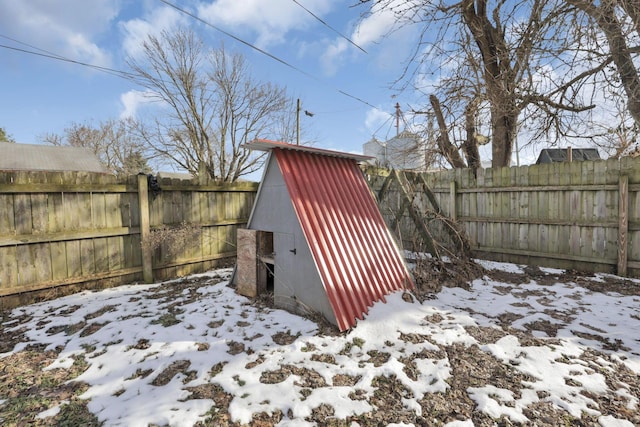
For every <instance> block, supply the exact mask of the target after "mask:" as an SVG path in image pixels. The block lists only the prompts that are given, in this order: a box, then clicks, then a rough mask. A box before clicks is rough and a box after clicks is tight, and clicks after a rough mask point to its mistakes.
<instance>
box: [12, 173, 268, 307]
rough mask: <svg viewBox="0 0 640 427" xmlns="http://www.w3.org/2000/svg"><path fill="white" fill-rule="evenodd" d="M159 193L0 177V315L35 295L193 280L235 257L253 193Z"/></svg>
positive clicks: (88, 179)
mask: <svg viewBox="0 0 640 427" xmlns="http://www.w3.org/2000/svg"><path fill="white" fill-rule="evenodd" d="M159 184H160V185H159V187H160V189H159V190H158V189H157V188H156V187H155V186H151V188H149V186H148V183H147V177H146V176H131V177H129V178H128V179H126V180H117V179H116V178H115V177H112V176H109V175H103V174H89V173H79V172H61V173H52V172H46V173H44V172H38V173H34V172H10V173H7V172H0V299H1V302H2V306H15V305H17V304H20V303H22V302H27V301H31V300H33V299H34V296H35V298H39V297H40V296H42V293H43V291H48V292H52V291H55V292H57V290H59V289H62V288H70V287H71V288H72V290H76V289H78V290H79V289H87V288H92V287H93V288H95V287H106V286H113V285H118V284H123V283H131V282H133V281H139V280H147V281H150V280H152V279H155V280H161V279H165V278H169V277H176V276H179V275H183V274H189V273H193V272H201V271H205V270H206V269H209V268H211V267H213V266H215V265H217V264H218V263H219V262H220V260H223V259H225V258H228V257H232V256H235V241H236V230H237V229H238V227H241V226H243V225H244V224H245V223H246V222H247V220H248V217H249V214H250V210H251V206H252V204H253V201H254V198H255V193H256V191H257V184H255V183H237V184H232V185H226V186H219V185H197V184H194V183H192V182H191V181H184V180H170V179H165V180H163V181H162V182H159ZM142 236H145V242H147V243H146V244H141V241H142ZM34 291H37V292H39V294H37V296H36V295H34Z"/></svg>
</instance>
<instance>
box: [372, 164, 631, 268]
mask: <svg viewBox="0 0 640 427" xmlns="http://www.w3.org/2000/svg"><path fill="white" fill-rule="evenodd" d="M384 175H385V173H384V172H380V171H378V172H376V171H367V176H368V177H369V181H370V185H371V186H372V188H373V189H374V191H379V190H380V189H381V187H382V185H383V183H384V180H385V176H384ZM406 175H407V177H409V178H410V179H413V180H416V179H418V178H420V179H421V180H423V181H424V182H425V183H426V184H427V186H428V188H429V189H430V190H431V192H432V194H433V195H434V196H435V200H436V202H437V204H438V205H439V208H440V209H441V213H442V214H444V215H446V216H447V217H450V218H454V219H457V221H458V222H459V223H460V224H462V225H463V227H464V229H465V230H466V234H467V236H468V238H469V240H470V243H471V246H472V249H473V251H474V253H475V254H476V256H478V257H481V258H488V259H495V260H499V261H509V262H516V263H527V264H537V265H541V266H548V267H557V268H573V269H577V270H582V271H602V272H615V273H618V274H621V275H629V276H634V277H637V276H640V158H635V159H634V158H624V159H622V160H606V161H605V160H602V161H589V162H573V163H553V164H546V165H534V166H522V167H512V168H498V169H480V170H478V171H477V173H476V174H474V171H472V170H469V169H459V170H448V171H441V172H435V173H424V174H420V175H421V176H417V175H415V174H411V173H406ZM402 197H403V195H402V194H401V191H399V189H397V188H393V187H392V188H389V189H387V191H386V193H385V199H384V200H380V206H381V210H382V212H383V215H385V217H386V218H387V220H388V223H389V224H395V225H396V230H395V231H396V232H397V234H398V236H399V237H400V238H401V239H402V241H403V244H404V246H405V247H407V248H413V244H414V243H415V241H414V240H415V239H413V236H415V235H416V234H417V233H416V228H415V225H414V223H413V221H411V220H410V218H408V215H405V217H404V218H403V219H402V220H400V221H398V220H397V218H395V217H394V215H393V212H394V211H396V210H397V207H398V206H400V205H401V204H402ZM413 203H414V204H415V205H416V207H417V209H418V210H419V211H421V212H423V213H424V212H426V211H428V210H429V209H432V204H431V203H430V201H429V198H428V197H426V195H425V194H416V195H415V196H414V200H413ZM427 216H428V215H427ZM434 224H435V223H434ZM432 232H433V233H434V234H435V235H439V234H438V233H439V232H438V230H432ZM441 234H442V233H440V235H441Z"/></svg>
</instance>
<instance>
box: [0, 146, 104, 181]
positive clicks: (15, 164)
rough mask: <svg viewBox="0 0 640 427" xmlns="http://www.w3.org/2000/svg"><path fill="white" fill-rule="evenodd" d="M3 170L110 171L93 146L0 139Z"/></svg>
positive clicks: (1, 166)
mask: <svg viewBox="0 0 640 427" xmlns="http://www.w3.org/2000/svg"><path fill="white" fill-rule="evenodd" d="M0 171H49V172H66V171H75V172H99V173H109V171H108V170H107V169H106V168H105V167H104V166H103V165H102V164H101V163H100V160H99V159H98V157H97V156H96V155H95V154H94V153H93V152H92V151H91V150H90V149H89V148H84V147H57V146H52V145H35V144H13V143H8V142H0Z"/></svg>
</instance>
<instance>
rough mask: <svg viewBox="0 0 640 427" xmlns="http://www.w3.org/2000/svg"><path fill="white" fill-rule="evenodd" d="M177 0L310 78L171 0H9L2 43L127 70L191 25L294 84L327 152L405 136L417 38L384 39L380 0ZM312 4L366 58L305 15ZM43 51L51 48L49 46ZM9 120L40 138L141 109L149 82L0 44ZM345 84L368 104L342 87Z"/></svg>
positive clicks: (0, 7)
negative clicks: (397, 111)
mask: <svg viewBox="0 0 640 427" xmlns="http://www.w3.org/2000/svg"><path fill="white" fill-rule="evenodd" d="M171 2H172V3H174V4H176V5H178V6H180V7H183V8H185V9H188V10H189V11H190V12H191V13H193V14H196V15H198V16H199V17H200V18H202V19H203V20H206V21H207V22H210V23H211V24H213V25H215V26H217V27H220V28H222V29H224V30H225V31H227V32H229V33H231V34H233V35H234V36H236V37H238V38H241V39H243V40H245V41H246V42H248V43H251V44H253V45H255V46H257V47H259V48H261V49H264V50H266V51H268V52H269V53H271V54H272V55H274V56H277V57H278V58H280V59H282V60H284V61H286V62H288V63H290V64H291V65H292V66H294V67H296V68H299V69H301V70H303V71H304V72H306V73H308V74H311V75H312V76H313V78H310V77H308V76H306V75H304V74H302V73H300V72H297V71H295V70H292V69H291V68H288V67H286V66H284V65H282V64H280V63H278V62H276V61H274V60H273V59H270V58H268V57H266V56H265V55H262V54H260V53H258V52H257V51H255V50H252V49H250V48H249V47H247V46H244V45H242V44H241V43H238V42H237V41H235V40H233V39H231V38H229V37H227V36H225V35H224V34H222V33H221V32H218V31H216V30H214V29H212V28H210V27H207V26H205V25H203V24H202V23H199V22H197V21H196V20H194V19H193V18H191V17H189V16H187V15H184V14H182V13H180V12H178V11H176V10H175V9H173V8H171V7H169V6H167V5H166V4H164V3H163V2H162V1H160V0H142V1H133V0H92V1H86V0H58V1H55V2H53V1H50V0H21V1H15V0H0V11H2V12H1V13H0V45H4V46H8V47H12V48H19V49H25V50H30V51H37V49H42V50H44V51H48V52H51V53H54V54H57V55H61V56H64V57H65V58H69V59H73V60H76V61H80V62H85V63H89V64H94V65H99V66H104V67H109V68H113V69H118V70H123V71H127V70H128V69H127V65H126V63H125V60H126V58H127V57H136V55H139V46H140V44H141V43H142V41H143V40H144V39H145V37H146V36H147V35H148V34H149V33H154V34H156V33H158V32H159V31H160V30H162V29H169V30H170V29H172V28H176V27H179V26H181V27H185V26H186V27H190V28H192V29H193V30H194V31H196V33H198V34H199V35H200V36H201V37H202V38H203V39H204V40H205V42H206V43H207V44H208V45H209V46H211V47H218V46H220V43H222V42H224V45H225V48H226V49H227V50H231V51H234V52H239V53H242V54H243V55H244V56H245V57H246V59H247V61H248V63H249V64H250V66H251V70H252V72H253V74H254V76H255V77H256V78H258V79H261V80H264V81H271V82H274V83H277V84H279V85H282V86H286V87H287V89H288V91H289V93H290V95H292V96H293V97H294V98H300V99H301V102H302V109H303V110H308V111H311V112H313V113H314V116H313V117H308V116H305V115H302V119H301V121H302V127H303V128H304V129H305V132H306V135H308V136H309V137H311V138H312V139H314V140H315V145H316V146H318V147H323V148H329V149H337V150H343V151H351V152H360V151H361V150H362V144H363V143H365V142H367V141H368V140H369V139H371V137H372V136H373V135H375V136H376V137H378V139H386V138H390V137H392V136H394V135H395V128H394V123H395V121H394V120H392V117H391V116H392V114H393V112H394V105H395V103H396V102H399V103H400V105H401V106H402V108H403V110H407V109H408V108H409V106H416V107H418V105H417V104H416V102H417V101H416V99H412V98H411V96H412V95H411V94H410V93H397V92H395V91H393V90H391V89H389V87H390V84H391V83H392V82H393V81H394V79H396V78H397V77H399V75H400V73H401V71H402V68H403V63H404V62H405V61H406V59H407V57H408V55H409V53H410V50H411V48H412V46H413V45H414V44H415V41H416V39H415V37H414V36H415V34H414V32H413V31H415V29H412V28H404V29H401V30H400V31H396V32H394V33H393V34H392V35H390V36H388V37H384V36H385V34H386V33H387V31H388V30H389V29H390V28H391V26H392V25H393V19H392V17H391V16H389V15H385V14H374V15H372V16H370V17H369V18H365V19H360V17H361V15H362V14H366V13H367V12H369V8H370V6H368V5H360V6H353V4H355V3H357V2H356V1H352V0H350V1H342V0H297V2H296V1H294V0H242V1H239V0H213V1H211V0H208V1H203V2H187V1H184V0H172V1H171ZM297 3H300V4H302V5H304V6H305V7H306V8H307V9H309V10H310V11H312V12H313V13H314V14H315V15H317V16H319V17H320V18H322V20H324V21H325V22H326V23H328V24H329V25H330V26H331V27H333V28H334V29H335V30H337V31H339V32H341V33H342V34H344V35H346V36H347V37H349V38H350V39H351V40H352V41H354V42H355V43H357V44H358V45H359V46H361V47H362V48H363V49H365V50H366V51H367V53H363V52H362V51H360V50H359V49H358V48H356V47H354V46H353V45H351V44H350V43H349V42H348V41H347V40H346V39H345V38H342V37H340V35H338V34H336V33H335V32H334V31H332V29H330V28H328V27H327V26H325V25H323V24H322V23H321V22H320V21H319V20H317V19H316V18H314V17H313V16H312V15H311V14H309V13H308V12H307V11H305V10H304V9H303V8H302V7H301V6H300V5H298V4H297ZM42 50H41V51H40V52H42ZM0 63H1V64H2V66H1V67H0V92H1V93H2V101H1V104H0V113H1V114H0V126H1V127H4V128H5V130H6V131H7V132H8V133H9V134H10V135H11V136H12V137H13V138H14V139H15V140H16V141H17V142H20V143H40V137H41V135H43V134H44V133H47V132H53V133H62V131H63V130H64V128H65V127H66V126H68V125H69V124H70V123H72V122H85V121H88V122H93V123H94V124H98V123H99V122H100V121H103V120H107V119H113V118H119V117H123V116H126V115H134V116H135V115H136V114H141V111H142V110H141V109H143V108H145V107H144V102H143V100H144V98H143V96H141V92H142V90H143V89H142V88H141V87H139V86H136V85H135V84H134V83H132V82H130V81H128V80H124V79H121V78H118V77H116V76H113V75H111V74H108V73H104V72H100V71H96V70H94V69H92V68H89V67H84V66H80V65H76V64H71V63H66V62H62V61H57V60H53V59H50V58H44V57H40V56H35V55H30V54H27V53H24V52H18V51H15V50H12V49H8V48H6V47H4V48H0ZM339 91H344V92H346V93H348V94H349V95H352V96H353V97H357V98H360V99H361V100H362V101H364V102H360V101H357V100H355V99H353V98H351V97H349V96H345V95H343V94H341V93H340V92H339Z"/></svg>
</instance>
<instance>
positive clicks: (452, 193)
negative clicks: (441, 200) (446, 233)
mask: <svg viewBox="0 0 640 427" xmlns="http://www.w3.org/2000/svg"><path fill="white" fill-rule="evenodd" d="M449 217H450V218H451V220H452V221H455V220H456V219H457V215H456V182H455V181H451V183H450V184H449Z"/></svg>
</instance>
